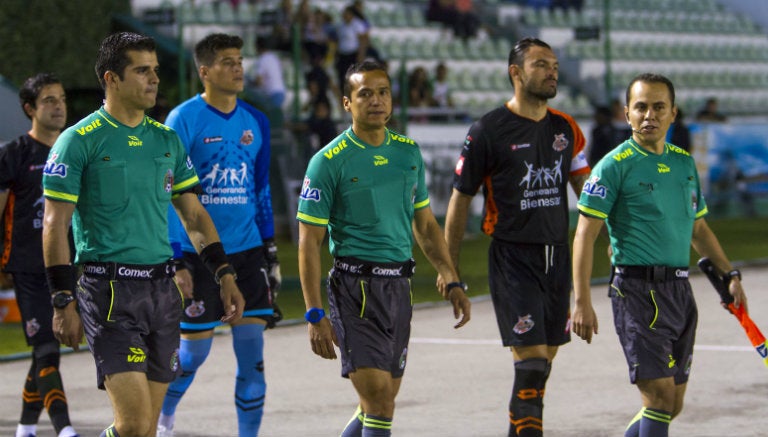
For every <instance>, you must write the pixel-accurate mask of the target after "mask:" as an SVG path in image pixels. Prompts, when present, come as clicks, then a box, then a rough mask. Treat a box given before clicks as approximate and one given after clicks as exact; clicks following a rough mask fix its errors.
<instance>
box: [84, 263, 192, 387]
mask: <svg viewBox="0 0 768 437" xmlns="http://www.w3.org/2000/svg"><path fill="white" fill-rule="evenodd" d="M77 299H78V305H79V308H80V316H81V318H82V320H83V327H84V328H85V338H86V340H88V345H89V347H90V349H91V352H92V353H93V357H94V359H95V360H96V371H97V380H98V386H99V388H101V389H103V388H104V377H105V376H106V375H111V374H115V373H121V372H133V371H135V372H144V373H146V375H147V379H148V380H150V381H157V382H171V381H173V380H174V379H175V378H176V376H177V374H179V373H180V368H179V335H180V333H179V321H180V319H181V312H182V308H183V305H184V298H183V297H182V295H181V291H180V290H179V288H178V287H177V286H176V283H175V282H174V280H173V278H172V277H170V276H168V277H165V278H160V279H152V280H125V279H119V280H110V279H108V278H101V277H96V276H91V275H88V274H83V276H81V277H80V280H79V281H78V287H77Z"/></svg>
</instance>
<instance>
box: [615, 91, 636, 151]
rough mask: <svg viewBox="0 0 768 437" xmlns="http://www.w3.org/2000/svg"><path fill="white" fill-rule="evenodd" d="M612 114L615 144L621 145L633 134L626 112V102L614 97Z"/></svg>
mask: <svg viewBox="0 0 768 437" xmlns="http://www.w3.org/2000/svg"><path fill="white" fill-rule="evenodd" d="M611 116H612V117H613V119H612V120H613V128H614V129H615V137H614V139H613V141H614V143H613V144H615V145H619V144H621V143H623V142H624V141H626V140H627V138H629V137H631V136H632V128H631V127H630V125H629V121H628V120H627V115H626V114H625V113H624V104H623V103H621V100H619V99H613V100H612V101H611Z"/></svg>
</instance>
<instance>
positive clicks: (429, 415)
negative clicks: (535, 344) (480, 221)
mask: <svg viewBox="0 0 768 437" xmlns="http://www.w3.org/2000/svg"><path fill="white" fill-rule="evenodd" d="M692 283H693V286H694V290H696V296H697V301H698V305H699V312H700V315H699V329H698V337H697V349H696V355H695V359H694V365H693V373H692V378H691V382H690V383H689V386H688V394H687V396H686V405H685V408H684V410H683V413H682V414H681V415H680V417H678V418H677V419H676V420H675V421H674V422H673V423H672V427H671V435H672V436H685V437H720V436H724V435H738V436H742V437H758V436H766V435H768V368H766V367H765V366H764V365H763V363H762V361H761V360H760V358H759V357H758V355H757V354H756V353H755V352H754V351H753V350H752V348H751V346H750V344H749V342H748V340H747V338H746V336H745V335H744V334H743V331H742V330H741V327H740V326H739V324H738V322H737V321H736V319H735V318H734V317H732V316H731V315H729V314H728V313H727V312H725V311H724V310H723V309H722V308H721V307H720V306H719V304H718V298H717V295H716V294H715V292H714V290H713V289H712V288H711V287H710V285H709V283H708V282H706V279H705V278H704V277H703V276H701V275H696V276H695V277H693V279H692ZM744 284H745V289H746V291H747V295H748V297H749V299H750V300H749V308H750V313H751V314H752V317H753V319H754V320H755V321H756V323H757V324H758V326H760V327H761V328H762V329H763V330H764V332H765V333H768V293H766V285H765V284H768V269H757V268H749V269H744ZM418 292H423V293H432V292H434V291H433V290H419V291H418ZM593 293H594V298H593V301H594V302H595V306H596V308H595V309H596V311H597V313H598V317H599V322H600V332H599V335H597V337H596V338H595V339H594V340H593V342H592V344H591V345H587V344H586V343H585V342H583V341H581V340H580V339H577V338H576V337H575V336H574V339H573V341H572V342H571V343H570V344H568V345H566V346H564V347H563V348H561V350H560V352H559V354H558V357H557V358H556V360H555V365H554V369H553V372H552V376H551V378H550V381H549V384H548V385H547V396H546V398H545V409H544V415H545V416H544V424H545V425H544V426H545V435H546V436H548V437H566V436H567V437H572V436H575V437H603V436H605V437H608V436H612V437H618V436H621V435H623V431H624V427H625V426H626V424H627V422H628V421H629V419H630V418H631V417H632V416H634V415H635V413H636V412H637V410H638V409H639V406H640V399H639V395H638V393H637V389H636V388H635V387H633V386H631V385H630V384H629V382H628V377H627V370H626V364H625V362H624V358H623V355H622V353H621V350H620V347H619V344H618V340H617V339H616V335H615V333H614V331H613V321H612V316H611V310H610V302H609V299H608V298H607V297H606V296H605V286H599V287H597V288H596V289H595V290H594V291H593ZM453 323H454V321H453V317H452V314H451V310H450V308H449V307H447V306H444V305H437V306H432V307H427V308H421V309H419V310H418V311H416V312H415V314H414V320H413V334H412V341H411V346H410V349H411V350H410V352H409V358H410V360H409V363H408V367H407V369H406V373H405V378H404V381H403V386H402V389H401V392H400V395H399V396H398V403H397V410H396V413H395V421H394V426H393V435H397V436H414V437H415V436H419V437H421V436H426V437H429V436H447V437H453V436H456V437H458V436H483V437H485V436H496V437H502V436H506V435H507V427H508V425H507V404H508V401H509V396H510V391H511V386H512V377H513V366H512V355H511V353H510V352H509V351H508V350H507V349H505V348H503V347H501V344H500V340H499V335H498V330H497V327H496V321H495V317H494V315H493V309H492V307H491V303H490V301H489V300H488V299H487V298H479V299H477V300H476V301H475V303H474V306H473V313H472V321H471V322H470V323H469V325H467V326H466V327H464V328H463V329H461V330H458V331H456V330H453V328H452V326H453ZM266 342H267V346H266V357H267V361H266V372H267V381H268V384H269V388H268V397H267V403H266V407H265V414H264V419H263V424H262V429H261V431H262V432H261V435H262V436H275V437H278V436H279V437H284V436H337V435H338V434H339V432H340V431H341V429H342V428H343V427H344V425H345V424H346V422H347V420H348V419H349V418H350V416H351V415H352V413H353V411H354V409H355V406H356V405H357V399H356V396H355V393H354V390H353V389H352V386H351V384H350V383H349V382H348V381H347V380H344V379H342V378H341V377H340V376H339V369H340V363H339V362H338V361H326V360H323V359H321V358H319V357H317V356H315V355H314V354H312V352H311V350H310V347H309V341H308V339H307V332H306V327H305V326H304V325H303V324H298V325H293V326H285V327H281V328H278V329H275V330H272V331H269V332H268V333H267V335H266ZM28 366H29V361H28V360H19V361H12V362H6V363H2V364H0V375H2V377H1V378H0V435H3V436H8V435H13V433H14V431H15V427H16V422H17V420H18V416H19V411H20V404H21V400H20V391H21V386H22V382H23V380H24V377H25V375H26V372H27V369H28ZM62 372H63V375H64V383H65V387H66V390H67V395H68V397H69V403H70V412H71V416H72V419H73V422H74V423H75V426H76V427H77V429H78V430H79V431H80V432H81V433H82V435H83V437H85V436H89V437H90V436H98V434H99V432H100V431H101V430H102V429H103V428H104V427H105V426H107V425H108V424H109V423H111V421H112V417H111V409H110V405H109V400H108V398H107V396H106V393H104V392H102V391H99V390H97V389H96V387H95V379H96V378H95V368H94V365H93V360H92V358H91V355H90V354H89V353H87V352H86V353H76V354H68V355H65V356H64V357H63V358H62ZM234 372H235V362H234V356H233V353H232V347H231V344H230V337H229V335H228V334H224V335H219V336H217V337H216V339H215V341H214V346H213V350H212V354H211V356H210V357H209V358H208V361H207V362H206V364H205V365H204V366H203V368H202V369H201V370H200V371H199V372H198V375H197V379H196V381H195V383H194V384H193V385H192V387H191V389H190V390H189V392H188V393H187V395H186V396H185V397H184V399H183V400H182V403H181V405H180V407H179V411H178V413H177V420H176V431H177V432H176V435H177V436H178V437H202V436H235V435H236V432H237V426H236V420H235V409H234V405H233V398H232V394H233V391H234ZM52 435H53V431H52V430H51V429H50V425H49V422H48V419H47V417H45V418H43V419H42V420H41V425H40V431H39V432H38V436H40V437H42V436H52Z"/></svg>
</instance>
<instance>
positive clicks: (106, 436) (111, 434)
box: [99, 423, 120, 437]
mask: <svg viewBox="0 0 768 437" xmlns="http://www.w3.org/2000/svg"><path fill="white" fill-rule="evenodd" d="M99 437H120V434H118V433H117V430H116V429H115V424H114V423H113V424H112V425H109V428H107V429H105V430H104V431H102V432H101V434H99Z"/></svg>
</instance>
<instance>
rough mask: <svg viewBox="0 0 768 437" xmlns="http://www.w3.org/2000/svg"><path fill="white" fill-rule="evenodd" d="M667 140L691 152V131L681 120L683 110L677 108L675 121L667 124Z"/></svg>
mask: <svg viewBox="0 0 768 437" xmlns="http://www.w3.org/2000/svg"><path fill="white" fill-rule="evenodd" d="M667 142H668V143H672V144H674V145H676V146H677V147H680V148H681V149H683V150H685V151H686V152H688V153H691V131H690V130H688V126H686V125H685V121H683V110H682V109H680V108H679V107H678V108H677V115H676V116H675V121H674V123H672V125H670V126H669V130H668V131H667Z"/></svg>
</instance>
